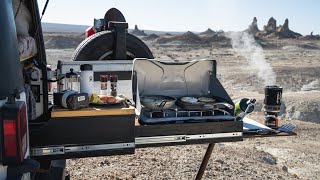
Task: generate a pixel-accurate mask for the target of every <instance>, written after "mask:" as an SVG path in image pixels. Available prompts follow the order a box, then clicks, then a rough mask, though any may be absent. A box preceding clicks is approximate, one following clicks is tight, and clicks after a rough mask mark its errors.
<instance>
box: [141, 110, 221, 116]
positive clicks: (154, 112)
mask: <svg viewBox="0 0 320 180" xmlns="http://www.w3.org/2000/svg"><path fill="white" fill-rule="evenodd" d="M143 113H144V115H145V116H146V117H147V118H170V117H202V116H214V115H226V113H224V112H219V111H216V110H207V111H186V110H179V109H167V110H163V111H159V110H150V109H145V110H144V111H143Z"/></svg>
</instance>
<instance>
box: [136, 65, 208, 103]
mask: <svg viewBox="0 0 320 180" xmlns="http://www.w3.org/2000/svg"><path fill="white" fill-rule="evenodd" d="M213 67H214V62H213V61H212V60H193V61H174V60H165V61H164V60H160V61H159V60H147V59H136V60H135V61H134V65H133V71H135V73H136V76H137V87H138V94H139V96H148V95H164V96H168V95H169V96H173V97H183V96H196V97H201V96H208V92H209V91H210V89H209V84H210V73H211V72H212V68H213Z"/></svg>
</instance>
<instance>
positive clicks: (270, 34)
mask: <svg viewBox="0 0 320 180" xmlns="http://www.w3.org/2000/svg"><path fill="white" fill-rule="evenodd" d="M255 23H257V19H256V18H254V20H253V22H252V24H251V25H250V26H249V28H248V29H247V31H248V32H249V33H251V34H254V35H255V36H257V37H267V38H299V37H301V36H302V35H301V34H299V33H297V32H294V31H292V30H290V29H289V20H288V19H286V20H285V22H284V24H283V25H280V26H277V21H276V20H275V19H274V18H273V17H271V18H270V19H269V21H268V24H267V25H265V26H264V27H263V30H262V31H259V29H258V27H257V26H256V27H255ZM257 30H258V31H257ZM255 31H256V32H255Z"/></svg>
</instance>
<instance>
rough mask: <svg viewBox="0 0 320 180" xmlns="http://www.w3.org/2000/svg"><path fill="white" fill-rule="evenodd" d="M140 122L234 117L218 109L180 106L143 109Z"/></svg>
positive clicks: (230, 118)
mask: <svg viewBox="0 0 320 180" xmlns="http://www.w3.org/2000/svg"><path fill="white" fill-rule="evenodd" d="M140 120H141V122H142V123H161V122H176V123H182V122H208V121H210V122H212V121H217V122H218V121H233V120H234V117H233V116H231V115H230V114H229V113H228V112H226V111H225V112H222V111H220V110H203V111H199V110H184V109H180V108H175V109H166V110H161V111H160V110H152V109H143V110H142V113H141V114H140Z"/></svg>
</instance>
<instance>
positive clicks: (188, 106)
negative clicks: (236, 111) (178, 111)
mask: <svg viewBox="0 0 320 180" xmlns="http://www.w3.org/2000/svg"><path fill="white" fill-rule="evenodd" d="M176 105H177V106H178V107H180V108H182V109H185V110H188V111H192V110H196V111H202V110H212V109H224V108H227V109H233V105H231V104H229V103H225V102H215V103H207V102H196V103H189V102H184V101H181V99H179V100H177V101H176Z"/></svg>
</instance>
